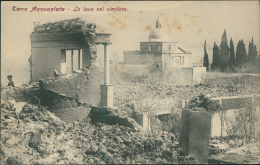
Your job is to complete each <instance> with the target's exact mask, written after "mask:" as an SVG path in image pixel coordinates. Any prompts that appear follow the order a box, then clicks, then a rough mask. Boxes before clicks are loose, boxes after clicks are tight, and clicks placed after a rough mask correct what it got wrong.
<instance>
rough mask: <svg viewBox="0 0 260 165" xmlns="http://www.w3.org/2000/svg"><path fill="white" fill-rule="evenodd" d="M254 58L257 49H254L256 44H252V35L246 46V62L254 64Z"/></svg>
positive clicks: (255, 57)
mask: <svg viewBox="0 0 260 165" xmlns="http://www.w3.org/2000/svg"><path fill="white" fill-rule="evenodd" d="M256 59H257V49H256V45H254V40H253V37H252V42H250V41H249V46H248V62H249V63H250V64H253V65H255V64H256Z"/></svg>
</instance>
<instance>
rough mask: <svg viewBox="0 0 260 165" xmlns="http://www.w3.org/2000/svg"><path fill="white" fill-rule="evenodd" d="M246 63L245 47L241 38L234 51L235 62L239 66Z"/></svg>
mask: <svg viewBox="0 0 260 165" xmlns="http://www.w3.org/2000/svg"><path fill="white" fill-rule="evenodd" d="M245 63H247V56H246V47H245V44H244V41H243V40H239V42H238V44H237V51H236V64H237V66H241V65H243V64H245Z"/></svg>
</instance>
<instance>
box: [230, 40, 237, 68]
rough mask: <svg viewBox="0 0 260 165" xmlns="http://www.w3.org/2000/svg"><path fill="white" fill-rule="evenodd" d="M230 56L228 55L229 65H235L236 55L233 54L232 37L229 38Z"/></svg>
mask: <svg viewBox="0 0 260 165" xmlns="http://www.w3.org/2000/svg"><path fill="white" fill-rule="evenodd" d="M229 44H230V46H229V51H230V56H229V66H235V65H236V56H235V50H234V44H233V40H232V38H231V39H230V43H229Z"/></svg>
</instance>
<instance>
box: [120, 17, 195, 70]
mask: <svg viewBox="0 0 260 165" xmlns="http://www.w3.org/2000/svg"><path fill="white" fill-rule="evenodd" d="M124 64H125V65H151V64H152V65H154V66H156V67H157V68H159V67H192V63H191V52H190V51H185V50H184V49H182V48H180V47H179V46H178V42H172V41H170V40H169V36H168V34H167V32H166V30H164V29H163V28H162V27H161V22H160V20H159V17H158V20H157V21H156V28H155V29H153V30H152V31H151V32H150V34H149V37H148V42H140V51H124Z"/></svg>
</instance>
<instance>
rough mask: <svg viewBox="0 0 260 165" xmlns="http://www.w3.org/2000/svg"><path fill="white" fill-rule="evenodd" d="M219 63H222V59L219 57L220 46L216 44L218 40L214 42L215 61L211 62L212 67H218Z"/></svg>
mask: <svg viewBox="0 0 260 165" xmlns="http://www.w3.org/2000/svg"><path fill="white" fill-rule="evenodd" d="M219 64H220V59H219V47H218V45H217V44H216V42H214V47H213V61H212V64H211V68H212V69H217V68H219Z"/></svg>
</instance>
